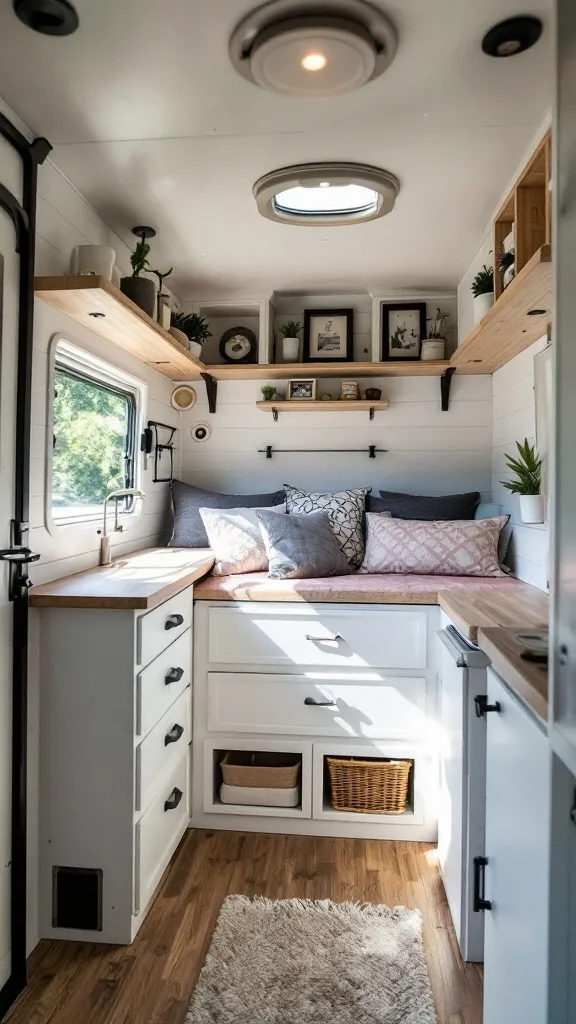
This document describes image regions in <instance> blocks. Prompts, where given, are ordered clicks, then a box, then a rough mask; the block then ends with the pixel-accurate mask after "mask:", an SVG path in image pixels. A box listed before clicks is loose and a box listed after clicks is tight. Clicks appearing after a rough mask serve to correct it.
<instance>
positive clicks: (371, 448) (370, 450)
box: [258, 444, 388, 459]
mask: <svg viewBox="0 0 576 1024" xmlns="http://www.w3.org/2000/svg"><path fill="white" fill-rule="evenodd" d="M387 451H388V449H387V448H377V447H376V445H375V444H369V445H368V447H367V448H273V447H272V445H271V444H269V445H266V447H265V448H259V449H258V454H259V455H265V456H266V458H267V459H271V458H272V455H285V454H286V453H290V454H294V455H310V454H314V453H318V452H320V453H321V454H324V453H326V452H335V453H336V454H339V455H342V454H343V455H349V454H358V453H361V452H364V454H365V455H366V454H367V455H368V458H369V459H375V458H376V455H381V454H384V453H386V452H387Z"/></svg>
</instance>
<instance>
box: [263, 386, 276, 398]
mask: <svg viewBox="0 0 576 1024" xmlns="http://www.w3.org/2000/svg"><path fill="white" fill-rule="evenodd" d="M260 391H261V392H262V398H263V399H264V401H265V402H271V401H272V399H273V398H274V395H275V394H276V388H275V387H274V385H273V384H263V385H262V387H261V388H260Z"/></svg>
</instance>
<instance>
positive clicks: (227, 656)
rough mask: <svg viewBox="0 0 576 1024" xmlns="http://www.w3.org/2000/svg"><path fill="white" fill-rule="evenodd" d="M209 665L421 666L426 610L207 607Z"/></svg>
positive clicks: (424, 659) (424, 655)
mask: <svg viewBox="0 0 576 1024" xmlns="http://www.w3.org/2000/svg"><path fill="white" fill-rule="evenodd" d="M208 621H209V630H208V658H209V661H210V662H211V663H212V664H233V665H240V664H244V665H274V666H278V667H280V666H292V665H311V666H312V665H330V666H339V667H343V668H360V667H370V668H403V669H413V668H425V667H426V626H427V616H426V612H425V611H422V610H417V609H388V608H379V609H378V610H375V609H372V608H370V607H365V608H361V609H350V610H349V611H348V610H345V609H338V607H335V606H334V607H327V606H322V607H320V606H317V607H316V609H315V610H314V611H312V610H310V609H299V608H294V607H293V606H291V605H286V604H284V605H270V606H261V608H260V609H258V610H255V609H254V608H250V607H247V608H246V610H243V608H210V611H209V620H208Z"/></svg>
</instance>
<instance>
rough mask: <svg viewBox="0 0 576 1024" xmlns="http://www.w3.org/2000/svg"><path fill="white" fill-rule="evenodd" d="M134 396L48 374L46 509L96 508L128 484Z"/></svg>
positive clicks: (61, 372) (58, 372) (64, 373)
mask: <svg viewBox="0 0 576 1024" xmlns="http://www.w3.org/2000/svg"><path fill="white" fill-rule="evenodd" d="M134 406H135V403H134V398H133V396H132V395H130V394H124V393H122V392H121V391H119V390H117V389H114V388H111V387H106V386H105V385H102V384H99V383H97V382H96V381H93V380H90V378H87V377H82V376H79V375H76V374H74V373H72V372H70V371H68V370H65V369H62V368H61V367H59V366H56V367H55V370H54V406H53V424H54V449H53V455H52V509H53V515H54V517H55V518H58V517H62V516H63V515H66V514H69V513H70V510H71V509H72V508H78V511H79V512H81V511H82V509H81V508H80V507H85V506H94V505H101V504H102V502H103V501H104V498H105V496H106V494H107V492H108V491H112V490H115V489H116V488H119V487H126V486H131V472H130V470H131V466H132V465H133V457H132V458H131V456H133V452H132V451H131V443H132V438H131V432H132V424H133V419H134V417H133V411H134Z"/></svg>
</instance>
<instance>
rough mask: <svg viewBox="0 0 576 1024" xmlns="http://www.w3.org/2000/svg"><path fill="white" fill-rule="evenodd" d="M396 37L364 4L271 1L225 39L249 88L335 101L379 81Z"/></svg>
mask: <svg viewBox="0 0 576 1024" xmlns="http://www.w3.org/2000/svg"><path fill="white" fill-rule="evenodd" d="M397 45H398V37H397V34H396V30H395V28H394V26H393V24H392V22H391V21H390V19H389V18H388V17H387V16H386V15H385V14H384V12H383V11H382V10H380V9H379V8H378V7H375V6H374V5H373V4H371V3H369V2H368V0H315V2H312V3H311V2H310V0H270V2H269V3H265V4H263V5H262V6H261V7H257V8H256V9H255V10H254V11H252V12H251V13H250V14H248V15H246V17H245V18H243V19H242V21H240V22H239V24H238V25H237V26H236V28H235V29H234V31H233V33H232V36H231V38H230V44H229V53H230V59H231V61H232V63H233V65H234V67H235V68H236V70H237V71H238V72H239V73H240V74H241V75H242V76H243V77H244V78H246V79H247V80H248V81H249V82H253V83H254V84H255V85H258V86H260V88H261V89H268V90H270V91H271V92H277V93H283V94H284V95H286V96H294V97H301V98H306V99H309V98H311V97H324V96H338V95H341V94H342V93H347V92H352V91H353V90H354V89H359V88H360V87H361V86H363V85H365V84H366V83H367V82H370V81H372V80H373V79H375V78H378V77H379V76H380V75H381V74H383V72H384V71H385V70H386V68H388V67H389V65H390V64H391V63H392V60H393V59H394V55H395V53H396V48H397Z"/></svg>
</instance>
